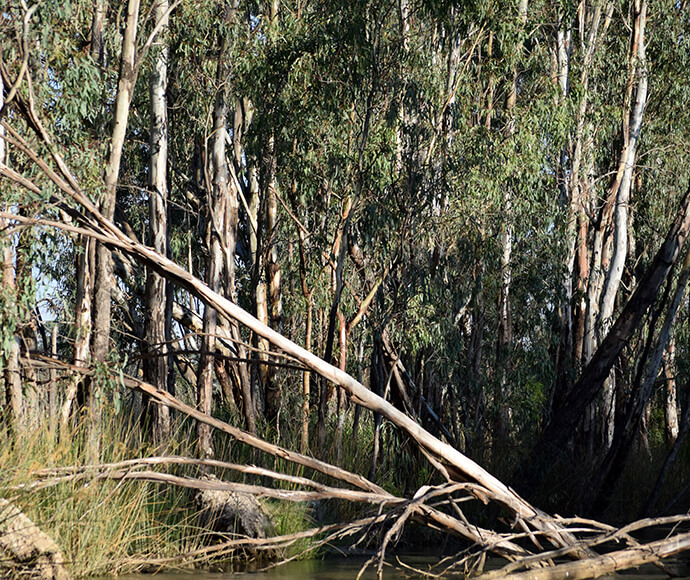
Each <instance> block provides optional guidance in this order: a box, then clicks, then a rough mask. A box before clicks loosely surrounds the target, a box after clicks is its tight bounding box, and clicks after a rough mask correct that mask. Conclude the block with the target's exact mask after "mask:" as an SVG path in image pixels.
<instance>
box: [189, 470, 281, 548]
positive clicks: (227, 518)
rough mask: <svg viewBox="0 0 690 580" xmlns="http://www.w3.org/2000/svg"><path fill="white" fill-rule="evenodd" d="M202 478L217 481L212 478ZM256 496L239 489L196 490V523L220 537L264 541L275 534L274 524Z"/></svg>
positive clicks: (208, 476)
mask: <svg viewBox="0 0 690 580" xmlns="http://www.w3.org/2000/svg"><path fill="white" fill-rule="evenodd" d="M203 479H205V480H207V481H210V482H217V481H218V479H217V478H215V477H214V476H213V475H206V476H204V478H203ZM258 495H259V494H253V493H246V492H244V491H240V490H224V489H199V490H198V492H197V494H196V497H195V499H196V502H197V507H198V508H199V513H198V518H199V523H200V524H201V526H202V527H203V528H204V529H207V530H212V531H214V532H218V533H219V534H223V535H224V536H227V535H235V536H244V537H247V538H267V537H270V536H272V535H275V523H274V522H273V519H272V518H271V516H270V515H269V514H268V512H267V511H266V509H265V508H264V506H263V503H262V502H261V501H260V500H259V497H258ZM260 495H261V497H270V496H267V495H264V494H260Z"/></svg>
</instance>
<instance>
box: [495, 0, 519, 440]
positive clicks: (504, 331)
mask: <svg viewBox="0 0 690 580" xmlns="http://www.w3.org/2000/svg"><path fill="white" fill-rule="evenodd" d="M518 16H519V20H520V30H521V31H522V30H523V29H524V27H525V23H526V22H527V0H520V5H519V7H518ZM521 33H522V32H521ZM522 47H523V42H522V39H520V40H518V43H517V47H516V52H517V53H518V54H519V53H521V52H522ZM512 77H513V78H512V82H511V85H510V92H509V93H508V99H507V102H506V113H507V117H508V127H507V129H508V134H509V135H512V134H514V133H515V113H514V109H515V105H516V104H517V92H518V72H517V69H516V68H515V69H513V71H512ZM512 196H513V193H512V191H511V184H510V183H506V184H504V193H503V210H504V212H505V217H504V220H503V224H502V226H503V231H502V232H501V261H500V264H501V270H500V271H501V287H500V293H499V302H498V308H499V313H498V337H497V346H496V364H497V367H498V369H500V370H499V372H500V373H501V384H500V397H499V400H500V409H499V421H498V430H497V431H498V433H497V439H498V443H499V445H501V444H502V443H503V442H506V441H507V438H508V436H509V434H510V431H511V423H512V417H511V407H510V392H509V391H510V389H509V380H508V378H509V375H510V372H511V366H512V365H511V356H510V351H511V348H512V343H513V322H512V316H511V312H510V287H511V284H512V281H513V280H512V279H513V274H512V253H513V219H514V218H513V199H512Z"/></svg>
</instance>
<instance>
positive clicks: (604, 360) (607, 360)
mask: <svg viewBox="0 0 690 580" xmlns="http://www.w3.org/2000/svg"><path fill="white" fill-rule="evenodd" d="M689 231H690V190H688V192H687V193H686V194H685V195H684V197H683V200H682V201H681V204H680V208H679V210H678V215H677V216H676V219H675V220H674V223H673V224H672V226H671V227H670V229H669V232H668V234H667V236H666V239H665V240H664V243H663V244H662V246H661V248H660V249H659V251H658V252H657V254H656V256H655V257H654V259H653V260H652V262H651V263H650V265H649V266H648V268H647V270H646V271H645V273H644V275H643V276H642V278H641V279H640V281H639V284H638V285H637V288H636V289H635V292H634V293H633V295H632V297H631V298H630V300H628V302H627V304H626V305H625V307H624V308H623V311H622V312H621V314H620V315H619V316H618V318H617V320H616V322H615V323H614V325H613V326H612V327H611V329H610V330H609V332H608V334H607V335H606V337H605V338H604V340H603V341H602V342H601V344H600V345H599V348H598V349H597V351H596V352H595V354H594V356H593V357H592V359H591V360H590V362H589V364H588V365H587V366H586V367H585V369H584V370H583V372H582V374H581V375H580V378H579V379H578V381H577V383H575V385H574V386H573V388H572V389H571V390H570V392H569V393H568V395H567V396H566V397H565V398H564V400H563V401H562V403H561V404H560V405H558V406H554V409H553V413H552V416H551V420H550V421H549V423H548V424H547V426H546V428H545V429H544V431H543V433H542V436H541V445H539V446H538V447H537V449H539V450H540V452H539V454H538V455H536V456H535V457H534V458H533V461H532V466H531V467H532V468H533V473H532V472H531V473H529V474H528V475H527V478H526V480H527V481H526V483H532V484H533V483H534V481H535V480H534V478H535V477H536V475H537V473H538V472H540V471H541V470H542V469H543V468H544V467H545V465H544V460H546V458H547V457H549V461H552V457H550V456H551V454H552V453H554V452H556V451H558V450H560V449H563V448H564V446H565V444H566V443H567V441H568V440H569V439H570V437H571V436H572V435H573V434H574V431H575V428H576V427H577V425H578V422H579V421H580V420H581V418H582V416H583V413H584V411H585V409H586V407H587V406H588V405H589V404H590V403H591V402H592V401H594V399H595V397H596V396H597V394H599V393H600V392H601V387H602V385H603V384H604V381H605V380H606V379H607V377H608V376H609V373H610V372H611V369H612V368H613V365H614V363H615V362H616V360H617V359H618V356H619V355H620V353H621V351H622V350H623V347H625V345H626V344H628V342H629V340H630V339H631V337H632V335H633V333H634V332H635V330H636V329H637V328H638V326H639V324H640V321H641V320H642V319H643V317H644V315H645V313H646V312H647V310H648V308H649V306H650V305H651V304H652V303H653V302H654V300H655V299H656V298H657V296H658V295H659V292H660V291H661V288H662V286H663V284H664V283H665V281H666V279H667V277H668V274H669V272H670V271H671V269H672V268H673V265H674V264H675V263H676V261H677V259H678V256H679V255H680V253H681V250H682V248H683V246H684V244H685V240H686V239H687V236H688V232H689Z"/></svg>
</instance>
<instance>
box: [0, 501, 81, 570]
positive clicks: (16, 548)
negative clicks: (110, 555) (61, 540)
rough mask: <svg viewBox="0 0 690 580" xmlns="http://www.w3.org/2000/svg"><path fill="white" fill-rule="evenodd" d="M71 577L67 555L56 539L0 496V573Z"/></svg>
mask: <svg viewBox="0 0 690 580" xmlns="http://www.w3.org/2000/svg"><path fill="white" fill-rule="evenodd" d="M5 575H7V576H17V577H19V576H21V577H22V578H28V579H36V580H67V579H68V578H69V574H68V573H67V570H66V569H65V558H64V556H63V555H62V552H61V551H60V548H59V547H58V545H57V544H56V543H55V541H54V540H53V539H52V538H50V537H49V536H48V535H47V534H46V533H45V532H42V531H41V530H40V529H39V528H38V527H37V526H36V525H35V524H34V523H33V522H32V521H31V520H30V519H29V518H28V517H27V516H26V515H24V513H22V511H21V510H20V509H19V508H18V507H16V506H15V505H13V504H11V503H10V502H9V501H7V500H6V499H0V576H2V577H4V576H5Z"/></svg>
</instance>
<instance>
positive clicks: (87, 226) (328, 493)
mask: <svg viewBox="0 0 690 580" xmlns="http://www.w3.org/2000/svg"><path fill="white" fill-rule="evenodd" d="M26 114H27V115H29V117H30V118H29V120H30V122H31V124H32V126H33V127H35V128H36V130H37V133H38V134H39V136H41V138H42V139H43V140H44V141H45V142H46V143H50V139H49V138H48V136H47V133H46V132H45V130H44V129H43V127H42V125H41V122H40V120H39V119H38V118H37V117H36V116H35V115H34V113H33V109H32V108H31V107H28V108H26ZM12 140H13V141H12V142H13V143H15V144H16V145H17V146H20V147H21V148H22V150H24V152H25V153H26V154H27V155H28V156H29V157H30V158H31V159H32V160H34V162H35V163H36V165H37V166H38V167H39V168H40V169H41V170H42V171H43V172H44V174H45V175H46V176H47V177H48V178H49V179H50V180H51V181H52V182H53V183H54V184H55V185H56V186H57V187H58V189H60V190H61V191H62V192H63V193H64V194H65V196H66V200H68V201H69V203H68V202H67V201H65V200H56V201H57V203H59V204H60V207H61V208H62V209H63V210H64V211H65V212H67V213H68V215H69V216H71V219H72V220H74V221H73V222H71V223H68V221H67V220H65V221H62V222H55V221H49V220H46V219H42V218H28V217H26V216H20V215H16V214H10V213H0V217H2V218H4V219H5V220H8V221H11V222H13V223H14V224H19V227H21V225H22V224H24V225H42V226H47V227H56V228H61V229H63V230H66V231H70V232H73V233H78V234H83V235H87V236H91V237H92V238H94V239H96V240H98V241H99V242H101V243H102V244H105V245H106V246H107V247H108V248H110V249H112V250H119V251H121V252H123V253H125V254H127V255H129V256H130V257H131V258H132V259H134V260H136V261H138V262H140V263H141V264H143V265H145V266H146V267H148V268H151V269H153V270H155V271H156V272H158V273H159V274H160V275H161V276H163V277H165V278H167V279H168V280H170V281H171V282H173V283H174V284H176V285H178V286H180V287H182V288H184V289H186V290H187V291H188V292H190V294H192V295H194V296H196V297H197V298H198V299H200V300H201V301H203V302H204V303H205V304H206V306H207V307H209V308H213V309H215V310H216V311H217V312H218V313H219V314H220V315H221V316H224V317H225V318H227V319H228V320H233V321H236V322H237V323H240V324H242V325H244V326H245V327H247V328H248V329H250V330H251V331H252V332H253V333H255V334H256V335H258V336H260V337H262V338H264V339H266V340H267V341H269V342H270V343H272V344H273V345H274V347H276V348H277V349H279V350H280V351H281V352H282V353H284V354H286V355H289V356H290V357H292V358H293V359H295V360H297V361H299V362H300V363H301V364H303V365H304V366H305V368H307V369H309V370H310V371H312V372H315V373H318V374H319V375H321V376H322V377H324V378H326V379H327V380H329V381H331V382H332V383H334V384H335V385H337V386H339V387H341V388H342V389H343V390H344V391H345V392H346V393H347V394H348V395H349V396H350V397H351V399H352V400H353V401H354V402H355V403H357V404H359V405H361V406H363V407H365V408H367V409H369V410H371V411H373V412H375V413H378V414H380V415H382V416H383V417H385V418H386V419H388V420H389V421H390V422H391V423H393V424H394V425H396V426H397V427H398V428H399V429H401V430H402V431H404V432H405V433H406V434H407V435H409V436H410V437H411V438H412V439H413V440H414V441H415V442H416V444H417V445H418V447H419V448H420V450H421V451H422V452H423V453H424V454H425V456H426V457H427V458H428V459H429V461H430V463H431V465H432V466H433V467H434V468H435V469H436V470H437V471H438V472H439V473H440V474H441V475H442V476H443V477H444V478H445V479H446V481H447V483H446V484H445V485H443V486H439V487H433V488H422V489H420V490H419V491H418V492H417V494H415V496H414V497H413V498H411V499H405V498H398V497H395V496H394V495H392V494H389V493H387V492H386V491H385V490H383V489H382V488H380V487H379V486H377V485H376V484H374V483H372V482H370V481H368V480H367V479H366V478H364V477H362V476H360V475H358V474H354V473H351V472H348V471H346V470H343V469H341V468H339V467H337V466H334V465H331V464H328V463H326V462H323V461H320V460H317V459H314V458H311V457H308V456H306V455H304V454H300V453H296V452H293V451H290V450H288V449H284V448H281V447H279V446H276V445H273V444H271V443H269V442H267V441H264V440H262V439H260V438H258V437H256V436H254V435H251V434H249V433H247V432H245V431H242V430H241V429H238V428H237V427H234V426H231V425H229V424H227V423H224V422H222V421H219V420H218V419H215V418H213V417H210V416H208V415H205V414H203V413H200V412H199V411H197V410H196V409H194V408H192V407H190V406H188V405H185V404H184V403H183V402H181V401H180V400H178V399H176V398H175V397H173V396H172V395H170V394H169V393H167V392H164V391H161V390H158V389H156V388H155V387H153V386H151V385H148V384H146V383H143V382H141V381H138V380H136V379H132V378H127V377H124V378H123V383H124V385H125V386H127V387H129V388H133V389H137V390H139V391H141V392H143V393H145V394H146V395H147V396H148V397H150V399H151V400H153V401H155V402H157V403H158V404H161V405H165V406H167V407H170V408H173V409H176V410H178V411H179V412H181V413H184V414H185V415H188V416H189V417H192V418H194V419H195V420H197V421H201V422H203V423H206V424H208V425H210V426H212V427H214V428H216V429H218V430H220V431H222V432H224V433H226V434H228V435H230V436H231V437H233V438H235V439H236V440H238V441H241V442H243V443H245V444H247V445H250V446H252V447H254V448H256V449H259V450H261V451H263V452H266V453H269V454H271V455H274V456H276V457H279V458H281V459H283V460H286V461H289V462H291V463H294V464H297V465H300V466H303V467H306V468H310V469H313V470H315V471H317V472H320V473H322V474H323V475H325V476H328V477H330V478H334V479H335V480H337V481H338V482H340V484H344V485H350V486H354V487H356V488H358V490H357V491H353V490H351V489H347V488H337V489H336V488H334V487H332V486H330V487H326V486H322V487H321V488H320V489H319V485H320V484H316V482H313V481H311V482H300V485H302V484H304V485H306V486H307V487H310V488H311V490H310V491H301V492H297V491H295V492H291V493H284V491H283V490H280V489H278V488H275V489H274V490H273V491H270V489H269V488H266V487H261V488H258V487H256V486H252V487H251V488H247V490H248V491H252V492H253V493H256V494H259V495H272V496H274V497H279V498H280V499H292V500H294V501H304V500H305V499H307V498H312V497H321V498H324V497H331V498H336V497H337V498H339V499H344V500H348V501H365V502H368V503H372V504H377V505H379V506H380V507H381V509H387V510H389V511H388V512H387V513H382V514H381V515H380V516H377V517H376V518H375V519H374V520H372V521H371V523H372V524H373V523H378V524H381V525H387V526H388V531H387V532H386V533H385V534H384V536H383V538H382V540H381V542H380V544H379V549H378V552H377V555H376V557H375V558H373V559H372V560H371V561H370V563H374V562H376V561H377V562H378V570H379V573H380V572H381V569H382V563H383V558H384V556H385V553H386V549H387V547H388V545H389V544H390V543H391V542H392V541H394V539H395V538H396V537H397V536H398V535H399V533H400V531H401V530H402V528H403V527H404V525H405V524H406V522H407V521H410V520H413V519H414V520H417V521H422V522H424V523H426V524H427V525H430V526H432V527H434V528H437V529H440V530H441V531H443V532H446V533H452V534H455V535H459V536H461V537H463V538H464V539H465V540H466V541H467V542H468V543H469V544H470V545H471V547H472V551H471V552H470V553H468V554H467V556H465V555H463V556H462V558H463V559H464V560H465V561H468V560H467V557H469V556H473V557H476V556H477V555H480V556H481V555H482V554H485V553H487V552H493V553H496V554H498V555H500V556H502V557H505V558H507V559H508V560H509V561H511V562H514V563H515V565H519V566H522V567H526V568H528V569H530V571H534V570H532V569H535V570H536V571H538V572H540V573H544V574H548V573H551V572H553V571H554V570H557V569H558V568H557V567H556V566H554V565H553V558H555V557H557V556H561V555H564V556H567V557H569V558H573V559H576V560H580V561H581V562H580V563H579V564H581V565H580V567H578V568H577V573H578V574H580V573H582V574H588V575H589V576H594V575H598V574H599V569H597V563H598V562H600V558H602V557H601V556H599V555H598V554H596V553H595V552H594V551H593V549H592V546H593V545H595V544H596V542H595V543H592V542H586V541H583V540H582V539H581V537H580V536H581V535H582V534H590V535H591V534H592V533H594V534H597V533H598V534H599V535H601V534H602V532H601V530H603V529H605V526H603V525H601V524H596V523H593V524H592V525H589V526H587V527H586V528H583V526H582V525H581V524H580V523H573V522H571V521H568V520H563V519H562V518H558V517H551V516H549V515H548V514H546V513H544V512H542V511H541V510H539V509H538V508H536V507H534V506H532V505H531V504H530V503H529V502H527V501H525V500H524V499H523V498H522V497H520V496H519V495H518V494H517V493H515V492H514V491H513V490H512V489H511V488H510V487H508V486H507V485H506V484H505V483H503V482H502V481H500V480H499V479H497V478H496V477H494V476H493V475H492V474H491V473H489V472H487V471H486V470H485V469H483V468H482V467H481V466H480V465H478V464H477V463H476V462H474V461H472V460H471V459H470V458H468V457H466V456H465V455H464V454H462V453H461V452H460V451H458V450H457V449H455V448H454V447H452V446H451V445H449V444H447V443H445V442H443V441H441V440H440V439H438V438H436V437H434V436H433V435H431V434H430V433H429V432H427V431H426V430H425V429H423V428H422V427H421V426H420V425H419V424H418V423H417V422H415V421H414V420H413V419H412V418H410V417H409V416H407V415H406V414H404V413H403V412H401V411H400V410H398V409H396V408H395V407H394V406H393V405H391V404H390V403H388V402H387V401H386V400H385V399H383V398H382V397H380V396H378V395H376V394H375V393H373V392H372V391H370V390H369V389H367V388H366V387H365V386H364V385H363V384H361V383H360V382H358V381H356V380H355V379H354V378H352V377H351V376H350V375H348V374H347V373H345V372H343V371H341V370H340V369H338V368H336V367H334V366H333V365H331V364H329V363H328V362H326V361H324V360H322V359H320V358H319V357H317V356H316V355H314V354H313V353H311V352H310V351H308V350H306V349H304V348H302V347H300V346H299V345H297V344H295V343H294V342H292V341H290V340H289V339H287V338H286V337H284V336H282V335H281V334H279V333H278V332H276V331H274V330H273V329H271V328H270V327H268V326H266V325H265V324H262V323H261V322H260V321H259V320H257V319H256V318H255V317H254V316H252V315H251V314H249V313H248V312H247V311H245V310H243V309H242V308H240V307H239V306H238V305H236V304H234V303H233V302H231V301H230V300H228V299H226V298H225V297H223V296H221V295H220V294H218V293H217V292H214V291H213V290H211V289H210V288H209V287H208V286H207V285H206V284H204V283H203V282H202V281H201V280H199V279H198V278H196V277H194V276H193V275H191V274H190V273H189V272H187V271H186V270H185V269H183V268H182V267H180V266H179V265H178V264H176V263H175V262H173V261H172V260H169V259H168V258H166V257H164V256H162V255H160V254H158V253H156V252H155V251H154V250H152V249H151V248H148V247H146V246H144V245H142V244H140V243H138V242H136V241H135V240H132V239H131V238H129V237H128V236H127V235H126V234H124V233H123V232H122V231H121V230H120V229H119V228H117V227H116V226H115V225H114V224H113V223H112V222H111V221H109V220H107V219H105V218H104V217H103V215H101V213H100V212H99V211H98V210H97V208H96V207H95V206H94V205H93V204H92V203H91V202H90V201H89V199H88V197H87V196H86V195H85V194H84V193H83V192H82V191H81V189H80V187H79V185H78V184H77V183H76V182H75V180H74V178H73V175H72V173H71V172H70V171H69V169H68V168H67V165H66V164H65V162H64V160H63V159H62V158H61V157H60V156H59V154H58V153H57V152H55V150H54V149H53V150H52V155H53V158H54V160H55V162H56V166H57V168H58V169H57V170H53V169H52V168H51V167H50V166H49V165H48V164H46V163H45V162H43V161H42V160H41V159H40V157H39V155H38V154H36V153H35V152H34V151H33V150H32V149H31V147H30V146H29V144H28V143H26V142H25V141H24V140H23V139H22V138H21V137H20V136H19V135H18V134H16V133H12ZM58 172H59V173H58ZM0 174H1V175H4V176H5V177H6V178H9V179H10V180H13V181H15V182H16V183H17V184H19V185H21V186H22V187H26V188H28V189H30V190H32V191H35V192H40V188H39V187H37V186H36V185H35V184H34V183H33V182H31V181H29V180H28V179H27V178H24V177H22V176H19V175H18V174H16V173H14V172H13V171H12V170H10V169H9V168H8V167H6V166H4V165H0ZM75 203H76V205H74V204H75ZM75 223H76V224H78V225H74V224H75ZM25 363H26V364H53V365H56V366H59V367H61V368H62V369H63V370H66V371H69V372H82V371H83V369H80V368H77V367H72V366H71V365H66V364H65V363H59V361H46V360H39V361H34V360H31V361H25ZM144 463H145V462H142V463H141V465H143V464H144ZM76 471H77V470H76V468H74V471H73V473H63V474H59V473H54V474H52V477H53V478H54V479H60V478H63V479H64V478H68V477H76V476H77V475H78V474H77V473H76ZM94 473H95V475H94V477H96V478H114V479H118V478H119V479H135V478H136V479H147V480H149V481H151V480H155V481H159V482H161V483H165V484H174V485H184V486H186V487H194V486H198V487H200V486H202V485H209V483H208V482H206V483H203V484H202V482H201V481H194V480H193V479H191V478H175V477H174V476H172V475H166V474H160V473H157V472H153V471H150V470H142V469H139V468H137V469H135V468H134V467H132V468H131V469H117V468H108V469H105V470H95V471H94ZM40 475H41V476H42V477H43V476H44V474H40ZM261 475H268V476H269V477H273V478H274V479H276V480H283V481H285V477H284V476H283V477H279V476H274V475H273V474H269V473H267V472H266V473H263V474H261ZM44 483H45V482H44ZM313 484H316V485H313ZM219 485H220V484H219ZM224 485H230V486H233V485H235V486H236V485H237V484H224ZM468 499H474V500H478V501H482V502H484V503H489V502H491V503H496V504H499V505H500V506H502V508H503V509H504V510H506V511H507V512H508V513H509V514H510V519H511V520H512V522H513V527H514V528H516V529H518V530H519V532H517V533H501V532H498V531H494V530H487V529H482V528H480V527H479V526H477V525H475V524H472V523H471V522H469V521H468V519H467V517H466V515H465V513H464V512H463V510H462V509H461V507H460V503H461V502H463V501H467V500H468ZM361 529H362V526H361V525H360V524H344V525H343V527H342V528H340V530H341V531H339V532H338V534H340V535H345V534H347V533H353V532H354V531H355V530H358V531H359V530H361ZM315 533H321V532H315ZM334 533H335V532H334ZM607 533H608V532H607ZM678 538H680V539H679V541H678V542H676V543H675V544H673V543H672V542H667V543H666V544H655V545H654V546H652V548H651V550H648V551H647V553H648V554H651V555H650V556H648V557H649V558H650V559H659V558H662V557H665V556H666V555H668V554H671V553H675V552H676V551H678V550H682V549H687V548H688V547H689V546H688V544H687V543H686V542H685V538H684V537H681V536H679V537H678ZM254 541H255V542H256V543H258V545H266V544H268V543H271V542H273V543H275V542H276V541H277V540H276V539H275V538H273V539H271V538H266V539H255V540H254ZM542 544H544V545H547V546H548V545H551V546H552V547H553V548H555V550H554V549H551V551H548V550H545V549H544V547H543V545H542ZM235 545H236V544H235ZM671 545H673V547H670V546H671ZM526 546H529V548H527V547H526ZM640 550H641V548H640V547H639V546H637V545H635V542H631V546H630V547H628V548H626V550H623V551H622V552H621V556H620V557H618V556H617V557H616V558H613V559H611V558H609V559H608V560H607V561H608V562H609V564H608V568H607V570H608V571H611V570H615V569H620V568H623V567H628V566H634V565H636V564H635V562H639V561H641V560H640V558H642V557H643V556H642V552H641V551H640ZM574 564H578V562H575V563H574ZM542 571H543V572H542ZM544 577H553V576H544ZM579 577H585V576H579Z"/></svg>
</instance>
